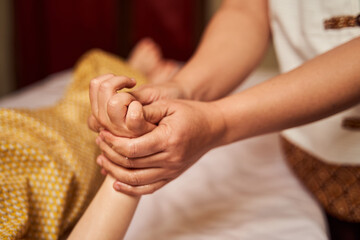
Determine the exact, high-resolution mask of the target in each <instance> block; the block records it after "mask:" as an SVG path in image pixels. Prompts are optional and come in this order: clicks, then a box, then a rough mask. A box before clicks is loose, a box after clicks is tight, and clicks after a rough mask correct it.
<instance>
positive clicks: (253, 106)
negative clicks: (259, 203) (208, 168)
mask: <svg viewBox="0 0 360 240" xmlns="http://www.w3.org/2000/svg"><path fill="white" fill-rule="evenodd" d="M359 52H360V38H356V39H354V40H352V41H350V42H348V43H346V44H344V45H342V46H340V47H337V48H335V49H333V50H331V51H329V52H327V53H325V54H323V55H320V56H318V57H316V58H314V59H312V60H310V61H308V62H306V63H305V64H303V65H302V66H300V67H298V68H296V69H295V70H293V71H290V72H288V73H285V74H282V75H279V76H277V77H275V78H273V79H271V80H269V81H267V82H265V83H263V84H260V85H258V86H255V87H253V88H251V89H249V90H247V91H245V92H243V93H239V94H237V95H234V96H230V97H227V98H224V99H221V100H219V101H217V102H215V105H217V106H218V108H219V109H221V111H222V112H223V116H224V119H225V123H226V128H227V129H230V131H227V132H226V134H225V139H224V143H229V142H233V141H236V140H239V139H244V138H247V137H251V136H254V135H259V134H264V133H267V132H273V131H277V130H282V129H286V128H290V127H295V126H299V125H302V124H306V123H309V122H312V121H316V120H319V119H322V118H324V117H327V116H329V115H332V114H334V113H337V112H340V111H342V110H344V109H346V108H348V107H350V106H352V105H354V104H355V103H357V102H359V101H360V55H359Z"/></svg>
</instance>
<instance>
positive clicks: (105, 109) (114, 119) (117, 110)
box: [88, 74, 185, 137]
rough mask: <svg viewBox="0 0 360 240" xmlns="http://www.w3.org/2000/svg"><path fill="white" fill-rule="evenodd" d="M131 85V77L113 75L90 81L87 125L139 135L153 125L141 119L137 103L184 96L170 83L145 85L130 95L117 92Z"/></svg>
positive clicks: (139, 106) (117, 133) (176, 85)
mask: <svg viewBox="0 0 360 240" xmlns="http://www.w3.org/2000/svg"><path fill="white" fill-rule="evenodd" d="M135 84H136V82H135V80H133V79H130V78H127V77H120V76H114V75H113V74H106V75H103V76H99V77H97V78H95V79H93V80H91V83H90V92H89V94H90V102H91V109H92V115H91V116H90V117H89V119H88V125H89V128H90V129H91V130H93V131H95V132H99V130H100V129H104V128H105V129H108V130H109V131H110V132H112V133H113V134H115V135H118V136H126V137H134V136H140V135H142V134H144V133H146V132H148V131H150V130H151V129H153V127H154V125H153V124H149V123H145V122H144V118H143V112H142V111H141V104H143V105H146V104H150V103H152V102H155V101H157V100H160V99H176V98H185V96H184V93H183V91H182V89H181V88H180V87H179V86H178V84H177V83H173V82H167V83H161V84H146V85H143V86H141V87H139V88H138V89H136V90H134V91H132V92H131V94H129V93H124V92H121V93H117V91H119V90H121V89H123V88H132V87H134V86H135ZM135 99H136V101H135ZM138 101H139V102H140V103H141V104H139V102H138ZM121 105H122V106H121Z"/></svg>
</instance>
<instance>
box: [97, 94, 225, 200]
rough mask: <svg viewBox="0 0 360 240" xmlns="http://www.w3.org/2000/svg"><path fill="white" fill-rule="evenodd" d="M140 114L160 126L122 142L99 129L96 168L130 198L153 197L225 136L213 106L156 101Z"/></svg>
mask: <svg viewBox="0 0 360 240" xmlns="http://www.w3.org/2000/svg"><path fill="white" fill-rule="evenodd" d="M144 112H145V115H146V116H148V115H150V117H149V118H151V121H152V122H159V123H158V126H157V127H156V128H155V129H154V130H152V131H151V132H149V133H147V134H145V135H143V136H141V137H138V138H124V137H117V136H115V135H114V134H111V133H110V132H109V131H106V130H103V131H101V132H100V137H99V138H98V139H97V140H98V144H99V146H100V148H101V150H102V151H103V155H101V156H99V158H98V159H97V162H98V164H100V165H101V166H102V167H103V168H104V169H105V170H106V172H108V173H109V174H110V175H111V176H113V177H114V178H116V179H117V180H118V181H117V182H115V183H114V188H115V190H117V191H121V192H123V193H126V194H130V195H141V194H148V193H152V192H154V191H155V190H157V189H159V188H161V187H162V186H164V185H165V184H166V183H168V182H170V181H171V180H173V179H175V178H176V177H177V176H179V175H180V174H181V173H183V172H184V171H185V170H186V169H188V168H189V167H190V166H191V165H192V164H194V163H195V162H196V161H197V160H198V159H199V158H200V157H201V156H202V155H203V154H205V153H206V152H207V151H209V150H210V149H211V148H213V147H216V146H218V145H220V144H221V143H222V140H223V139H222V138H223V134H224V132H225V124H224V121H223V118H222V115H221V111H220V110H219V107H218V106H217V105H216V104H214V103H201V102H194V101H184V100H160V101H158V102H155V103H153V104H150V105H148V106H144ZM148 113H151V114H148Z"/></svg>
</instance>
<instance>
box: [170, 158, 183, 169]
mask: <svg viewBox="0 0 360 240" xmlns="http://www.w3.org/2000/svg"><path fill="white" fill-rule="evenodd" d="M181 160H182V158H181V156H179V155H178V156H175V157H172V158H169V159H168V160H167V163H168V167H169V168H171V169H179V168H182V167H183V162H182V161H181Z"/></svg>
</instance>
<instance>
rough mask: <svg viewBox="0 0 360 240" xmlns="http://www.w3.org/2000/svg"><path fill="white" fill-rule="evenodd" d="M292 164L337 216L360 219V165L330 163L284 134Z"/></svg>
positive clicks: (288, 156) (318, 198)
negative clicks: (308, 151) (300, 146)
mask: <svg viewBox="0 0 360 240" xmlns="http://www.w3.org/2000/svg"><path fill="white" fill-rule="evenodd" d="M281 143H282V147H283V150H284V153H285V156H286V159H287V162H288V164H289V165H290V167H291V168H292V170H293V172H294V173H295V174H296V175H297V177H298V178H299V179H300V180H301V182H302V183H303V184H304V185H305V186H306V187H307V189H309V190H310V192H311V193H312V194H313V195H314V196H315V197H316V199H317V200H318V201H319V202H320V204H321V205H322V206H323V207H324V208H325V210H326V211H327V212H328V213H329V214H331V215H333V216H334V217H336V218H338V219H341V220H344V221H350V222H360V166H351V165H341V164H338V165H336V164H329V163H326V162H324V161H322V160H321V159H319V158H317V157H315V156H313V155H311V154H309V153H307V152H306V151H304V150H303V149H301V148H299V147H298V146H296V145H295V144H293V143H292V142H290V141H289V140H288V139H286V138H284V137H281Z"/></svg>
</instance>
